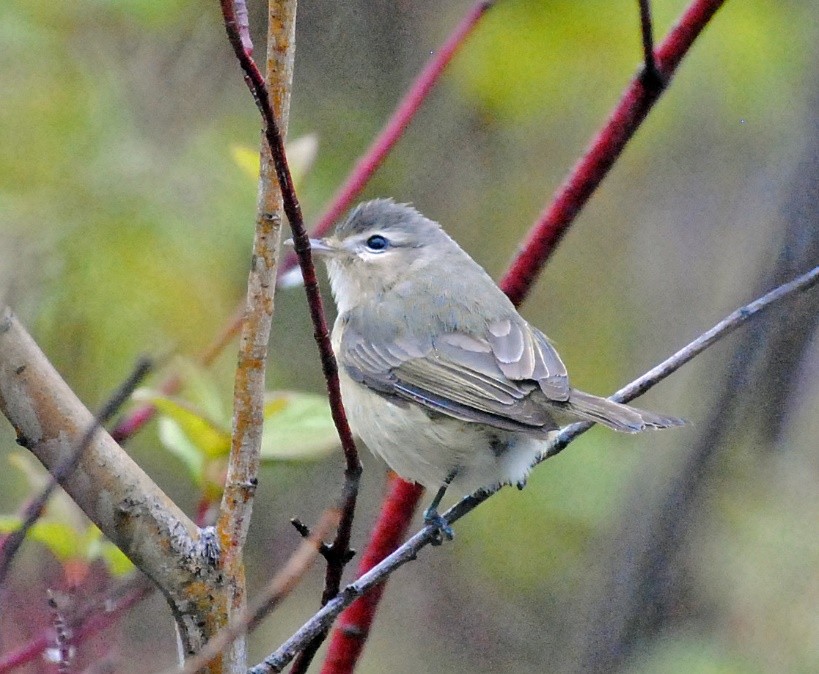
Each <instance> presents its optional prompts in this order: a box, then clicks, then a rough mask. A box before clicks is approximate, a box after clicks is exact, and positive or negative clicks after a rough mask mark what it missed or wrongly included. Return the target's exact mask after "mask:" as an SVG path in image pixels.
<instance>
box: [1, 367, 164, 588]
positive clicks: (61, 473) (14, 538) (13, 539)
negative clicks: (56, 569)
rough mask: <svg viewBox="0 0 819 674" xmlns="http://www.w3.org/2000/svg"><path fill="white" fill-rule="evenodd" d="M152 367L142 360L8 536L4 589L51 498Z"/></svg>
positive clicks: (3, 562)
mask: <svg viewBox="0 0 819 674" xmlns="http://www.w3.org/2000/svg"><path fill="white" fill-rule="evenodd" d="M152 367H153V361H151V360H150V359H149V358H140V359H139V360H138V361H137V362H136V364H135V365H134V369H133V370H132V371H131V374H129V375H128V377H127V378H126V379H125V381H124V382H123V383H122V384H121V385H120V386H119V388H118V389H117V390H116V391H114V393H113V394H112V395H111V397H110V398H109V399H108V401H107V402H106V403H105V404H104V405H103V406H102V409H101V410H100V411H99V413H98V414H97V416H96V417H95V418H94V422H93V423H92V424H91V426H90V428H88V430H87V431H86V432H85V433H84V434H83V436H82V439H81V440H80V442H79V443H78V444H77V447H76V449H75V450H74V451H73V452H72V453H71V454H70V455H69V456H67V457H66V458H65V459H64V460H63V461H62V462H60V464H58V465H57V467H56V468H55V469H54V470H53V471H51V472H50V473H49V477H48V484H46V486H45V487H44V488H43V490H42V491H41V492H40V494H39V495H38V496H37V497H36V498H35V499H33V500H32V501H31V502H30V503H29V504H28V506H27V507H26V512H25V516H24V518H23V522H22V523H21V524H20V526H19V527H18V528H17V529H15V530H14V531H12V532H11V533H10V534H9V535H8V536H6V537H5V539H3V541H2V544H0V585H2V584H3V581H4V580H5V578H6V574H7V573H8V570H9V567H10V565H11V561H12V559H14V556H15V555H16V554H17V551H18V550H19V549H20V546H21V545H22V544H23V541H24V540H25V538H26V536H27V535H28V532H29V531H31V527H33V526H34V525H35V524H36V522H37V520H39V519H40V517H41V516H42V514H43V511H44V510H45V506H46V503H47V502H48V499H49V498H51V494H53V493H54V490H55V489H56V488H57V487H58V486H59V485H60V483H61V482H62V481H63V480H65V479H67V478H68V477H69V476H70V475H71V473H73V472H74V471H75V470H76V468H77V466H78V465H79V463H80V459H81V458H82V455H83V453H84V452H85V450H86V449H88V446H89V445H90V444H91V442H92V441H93V439H94V435H95V434H96V432H97V431H98V430H99V429H100V428H101V427H102V426H103V424H105V423H107V422H108V421H109V420H110V419H111V417H112V416H113V415H114V414H116V413H117V411H118V410H119V409H120V408H121V407H122V406H123V405H124V404H125V402H126V401H127V400H128V398H129V397H130V396H131V394H132V393H133V392H134V390H135V389H136V387H137V386H139V384H140V382H141V381H142V380H143V379H144V378H145V376H146V375H147V374H148V372H149V371H150V370H151V368H152Z"/></svg>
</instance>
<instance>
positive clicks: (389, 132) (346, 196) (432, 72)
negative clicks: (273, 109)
mask: <svg viewBox="0 0 819 674" xmlns="http://www.w3.org/2000/svg"><path fill="white" fill-rule="evenodd" d="M493 4H494V2H493V1H492V0H479V1H478V2H476V3H475V4H474V5H473V6H472V7H471V8H470V10H469V11H468V12H467V13H466V15H465V16H464V18H463V19H462V20H461V22H460V23H459V24H458V26H457V27H456V28H455V29H454V30H453V31H452V33H451V34H450V35H449V36H448V37H447V39H446V40H445V41H444V43H443V44H442V45H441V47H440V48H439V49H437V50H435V53H434V54H433V56H432V57H431V58H430V60H429V61H428V62H427V64H426V65H425V66H424V69H423V70H422V71H421V72H420V73H419V74H418V76H417V77H416V79H415V81H414V82H413V83H412V85H411V86H410V88H409V91H408V92H407V94H406V95H405V96H404V97H403V98H402V99H401V101H400V102H399V104H398V106H397V107H396V109H395V112H393V114H392V116H391V117H390V119H389V120H388V121H387V123H386V124H385V125H384V128H383V129H382V131H381V133H380V134H379V135H378V137H377V138H376V139H375V140H374V141H373V143H372V144H371V145H370V147H369V148H368V149H367V151H366V152H365V153H364V155H362V157H361V159H359V160H358V162H357V163H356V165H355V167H354V168H353V170H352V171H351V172H350V174H349V176H348V177H347V179H346V180H345V182H344V184H343V186H342V187H341V188H339V190H338V191H337V192H336V194H335V196H334V197H333V199H332V200H331V201H330V205H329V206H328V207H327V210H325V212H324V213H323V214H322V216H321V217H320V218H319V220H318V223H317V225H316V227H315V228H314V233H315V234H316V236H320V235H321V234H322V233H324V232H326V231H327V230H328V229H329V228H330V227H331V226H332V224H333V223H334V222H335V220H336V219H337V218H338V216H339V215H340V214H341V213H343V212H344V210H346V209H347V208H348V207H349V206H350V205H351V204H352V202H353V200H355V198H356V197H357V196H358V195H359V194H360V193H361V191H362V190H363V189H364V186H365V185H366V184H367V182H368V181H369V180H370V178H371V177H372V175H373V173H375V171H376V170H377V169H378V167H379V166H381V164H382V162H383V161H384V159H385V158H386V156H387V155H388V154H389V152H390V151H391V150H392V148H393V147H394V146H395V144H396V143H397V142H398V140H400V138H401V136H403V134H404V131H406V129H407V127H408V126H409V124H410V122H411V121H412V119H413V118H414V117H415V114H416V113H417V112H418V110H419V108H420V107H421V105H422V104H423V102H424V101H425V100H426V99H427V97H428V96H429V93H430V91H431V90H432V88H433V87H434V86H435V85H436V84H437V83H438V81H439V80H440V78H441V75H442V74H443V73H444V71H445V70H446V68H447V67H448V66H449V64H450V63H451V62H452V59H453V57H454V56H455V54H456V53H457V51H458V49H460V47H461V45H462V44H463V43H464V42H465V41H466V39H467V38H468V37H469V36H470V35H471V34H472V31H473V30H474V28H475V26H477V24H478V21H479V20H480V19H481V17H482V16H483V15H484V13H485V12H486V10H488V9H489V8H490V7H492V5H493ZM238 14H239V12H237V17H236V25H237V29H238V30H239V32H240V38H239V41H240V42H241V43H242V45H243V48H245V44H244V43H245V38H244V36H243V35H241V26H242V20H241V17H239V16H238ZM248 39H249V38H248ZM250 53H252V49H251V52H250ZM254 98H255V97H254ZM297 264H298V258H297V256H296V255H295V253H288V254H287V255H285V256H284V259H283V261H282V262H281V264H280V274H279V276H281V274H282V273H284V272H286V271H288V270H290V269H292V268H293V267H295V266H296V265H297ZM243 316H244V307H240V308H238V309H237V310H236V311H235V312H234V315H233V316H232V317H231V318H230V319H228V322H227V323H226V324H225V326H224V327H223V328H222V330H221V332H220V333H219V334H218V335H217V336H216V337H215V338H214V340H213V341H212V342H211V343H210V344H209V345H208V346H207V347H206V348H205V350H204V351H203V352H202V353H201V354H200V355H199V361H200V362H201V363H202V364H203V365H209V364H211V363H212V362H213V360H214V359H215V358H216V356H218V355H219V354H220V353H221V352H222V351H223V350H224V348H225V347H226V346H227V344H229V343H230V341H232V340H233V338H235V337H236V336H237V335H238V334H239V332H240V330H241V326H242V318H243ZM180 383H181V382H180V379H179V377H178V376H177V375H171V376H169V377H168V379H166V380H165V381H164V382H163V383H162V384H161V385H160V387H159V389H160V390H161V391H162V392H164V393H167V394H171V393H173V392H175V391H176V390H178V387H179V384H180ZM155 411H156V410H155V409H154V407H153V406H152V405H142V406H140V407H138V408H136V409H135V410H133V411H132V412H130V413H129V414H128V416H127V417H125V418H124V419H122V420H121V421H120V422H119V423H118V424H117V426H116V428H115V429H114V430H113V431H112V432H111V435H112V436H113V437H114V438H115V439H116V440H117V441H118V442H122V441H123V440H125V439H126V438H129V437H131V436H132V435H133V434H134V433H136V432H137V431H138V430H139V429H140V428H142V427H143V426H144V425H145V424H146V423H148V421H150V420H151V419H152V418H153V415H154V413H155Z"/></svg>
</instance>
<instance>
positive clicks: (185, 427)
mask: <svg viewBox="0 0 819 674" xmlns="http://www.w3.org/2000/svg"><path fill="white" fill-rule="evenodd" d="M134 398H136V399H139V400H145V401H147V402H150V403H151V404H152V405H154V406H155V407H156V409H157V410H158V411H159V413H160V414H161V415H162V416H163V417H166V418H168V419H170V420H171V421H173V422H174V423H175V424H176V425H177V426H178V427H179V428H180V429H181V431H182V432H183V433H184V435H185V436H186V437H187V439H188V440H189V441H190V443H191V444H192V445H193V447H194V448H196V450H197V451H198V452H200V453H201V454H203V455H205V456H222V455H224V454H227V453H228V452H229V451H230V432H229V431H228V430H227V429H226V428H223V427H222V426H221V425H219V424H218V423H217V422H214V421H213V420H211V419H209V418H207V417H206V416H205V414H204V413H203V412H201V411H199V410H198V409H196V408H195V407H194V406H193V405H190V404H188V403H186V402H183V401H181V400H176V399H174V398H168V397H166V396H162V395H159V394H156V393H153V392H150V391H145V390H141V391H137V392H136V393H135V394H134ZM168 449H171V450H173V451H178V450H179V448H178V447H171V446H168Z"/></svg>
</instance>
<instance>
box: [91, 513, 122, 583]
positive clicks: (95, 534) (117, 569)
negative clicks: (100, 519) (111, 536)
mask: <svg viewBox="0 0 819 674" xmlns="http://www.w3.org/2000/svg"><path fill="white" fill-rule="evenodd" d="M85 541H86V553H85V554H86V558H87V559H88V560H89V561H90V560H94V559H101V560H102V561H103V562H105V566H106V567H107V569H108V570H109V571H110V572H111V574H112V575H114V576H124V575H125V574H126V573H130V572H131V571H133V569H134V565H133V563H132V562H131V560H130V559H128V558H127V557H126V556H125V553H124V552H122V550H120V549H119V548H118V547H117V546H116V545H114V544H113V543H112V542H111V541H109V540H108V539H107V538H105V537H104V536H103V535H102V532H101V531H100V530H99V529H98V528H97V527H96V526H94V525H93V524H92V525H90V526H89V527H88V530H87V531H86V534H85Z"/></svg>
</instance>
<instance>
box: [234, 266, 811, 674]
mask: <svg viewBox="0 0 819 674" xmlns="http://www.w3.org/2000/svg"><path fill="white" fill-rule="evenodd" d="M817 282H819V267H816V268H814V269H813V270H811V271H810V272H808V273H806V274H804V275H803V276H800V277H799V278H797V279H795V280H793V281H791V282H790V283H786V284H784V285H782V286H779V287H778V288H776V289H775V290H773V291H771V292H769V293H768V294H767V295H765V296H764V297H761V298H759V299H758V300H755V301H754V302H751V303H750V304H748V305H746V306H744V307H742V308H740V309H738V310H737V311H735V312H733V313H732V314H731V315H729V316H728V317H727V318H725V319H724V320H722V321H720V322H719V323H717V325H715V326H714V327H713V328H711V329H710V330H708V331H707V332H705V333H704V334H703V335H701V336H700V337H698V338H697V339H695V340H694V341H693V342H691V343H690V344H688V345H687V346H685V347H684V348H682V349H680V350H679V351H678V352H677V353H675V354H674V355H673V356H671V357H670V358H668V359H666V360H665V361H663V362H662V363H660V364H659V365H657V366H656V367H654V368H652V369H651V370H649V371H648V372H647V373H646V374H644V375H643V376H642V377H639V378H638V379H636V380H635V381H633V382H632V383H631V384H629V385H628V386H625V387H623V388H622V389H620V390H619V391H618V392H617V393H615V394H614V395H612V396H611V399H612V400H617V401H620V402H627V401H629V400H632V399H634V398H636V397H637V396H639V395H641V394H642V393H644V392H645V391H647V390H648V389H649V388H651V387H652V386H654V385H655V384H657V383H659V382H660V381H662V380H663V379H665V378H666V377H667V376H669V375H670V374H671V373H673V372H675V371H676V370H678V369H679V368H680V367H682V366H683V365H684V364H685V363H687V362H688V361H690V360H691V359H692V358H694V357H695V356H696V355H698V354H699V353H702V351H704V350H705V349H707V348H708V347H709V346H711V345H712V344H714V343H715V342H716V341H718V340H719V339H721V338H723V337H725V336H726V335H728V334H730V333H731V332H733V331H734V330H736V329H737V328H738V327H739V326H740V325H743V324H744V323H746V322H747V321H748V320H750V319H751V318H752V317H753V316H756V315H758V314H759V313H760V312H762V311H763V310H765V309H767V308H769V307H770V306H772V305H773V304H775V303H777V302H779V301H781V300H783V299H785V298H786V297H788V296H789V295H793V294H795V293H797V292H801V291H805V290H808V289H809V288H811V287H812V286H814V285H816V284H817ZM592 425H593V424H587V423H577V424H572V425H570V426H567V427H566V428H564V429H563V430H562V431H561V432H560V433H559V434H558V435H557V437H555V438H554V439H553V440H551V441H550V442H548V443H546V445H545V447H544V450H543V453H542V454H541V458H540V459H539V461H538V463H541V462H543V461H545V460H546V459H549V458H551V457H553V456H555V455H556V454H558V453H559V452H560V451H562V450H563V449H564V448H565V447H566V446H567V445H568V444H569V443H570V442H571V441H572V440H574V439H575V438H577V437H578V436H579V435H581V434H582V433H585V432H586V431H587V430H588V429H589V428H591V426H592ZM497 491H498V490H495V491H491V492H490V491H484V492H476V493H474V494H472V495H470V496H467V497H466V498H464V499H462V500H461V501H459V502H458V503H456V504H455V505H454V506H453V507H452V508H450V509H449V510H448V511H447V512H446V513H444V515H443V517H444V519H445V520H446V521H447V523H449V524H452V523H454V522H456V521H457V520H459V519H460V518H461V517H463V516H464V515H466V514H467V513H469V512H471V511H472V510H474V509H475V507H477V506H478V505H479V504H481V503H483V502H484V501H485V500H486V499H488V498H489V497H491V496H492V495H493V494H494V493H497ZM436 532H437V529H436V527H435V526H427V527H424V528H423V529H421V530H420V531H419V532H418V533H416V534H415V535H414V536H413V537H412V538H410V539H409V540H408V541H407V542H406V543H404V545H402V546H401V547H400V548H398V549H397V550H396V551H395V552H393V553H392V554H391V555H389V556H388V557H387V558H385V559H384V560H383V561H382V562H381V563H379V564H377V565H376V566H374V567H373V568H372V569H371V570H370V571H369V572H368V573H365V574H364V575H362V576H361V577H360V578H358V580H356V581H355V582H353V583H351V584H350V585H348V586H347V587H346V588H344V591H343V592H342V594H340V595H339V596H338V597H336V598H335V599H333V600H331V601H330V602H328V603H327V605H326V606H324V607H323V608H322V609H321V610H320V611H319V612H318V613H316V614H315V615H314V616H313V617H312V618H311V619H310V620H308V621H307V622H306V623H305V624H304V625H303V626H302V627H301V628H300V629H299V630H298V631H297V632H296V633H295V634H294V635H293V636H292V637H290V639H288V640H287V641H286V642H285V643H284V644H282V646H281V647H279V649H278V650H277V651H276V652H274V653H272V654H271V655H270V656H268V657H267V658H265V659H264V661H263V662H262V663H260V664H258V665H256V666H255V667H253V668H251V670H250V672H251V673H252V674H268V673H269V672H280V671H282V669H283V668H284V667H285V666H286V665H287V663H288V662H290V661H291V660H292V659H293V657H294V656H295V655H296V653H298V652H299V651H300V650H301V649H302V648H304V647H305V646H306V644H307V643H309V642H310V640H311V639H313V638H315V636H316V635H318V634H321V633H322V632H323V631H325V630H327V629H328V627H329V626H330V625H331V624H332V622H333V620H335V618H336V617H337V616H338V615H339V613H341V611H342V610H343V609H344V608H345V607H346V606H348V605H349V604H351V603H352V602H353V601H354V600H355V599H357V598H358V597H360V596H362V595H363V594H364V593H365V592H368V591H369V590H371V589H372V588H373V587H375V586H377V585H379V584H381V583H383V582H384V581H385V580H386V579H387V577H388V576H389V575H390V574H391V573H392V572H393V571H395V570H396V569H398V568H400V567H401V566H403V565H404V564H406V563H407V562H409V561H411V560H413V559H415V558H416V556H417V554H418V552H419V551H420V550H421V549H422V548H424V547H426V546H427V545H429V544H430V543H431V542H432V541H433V539H434V538H435V536H436Z"/></svg>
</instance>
